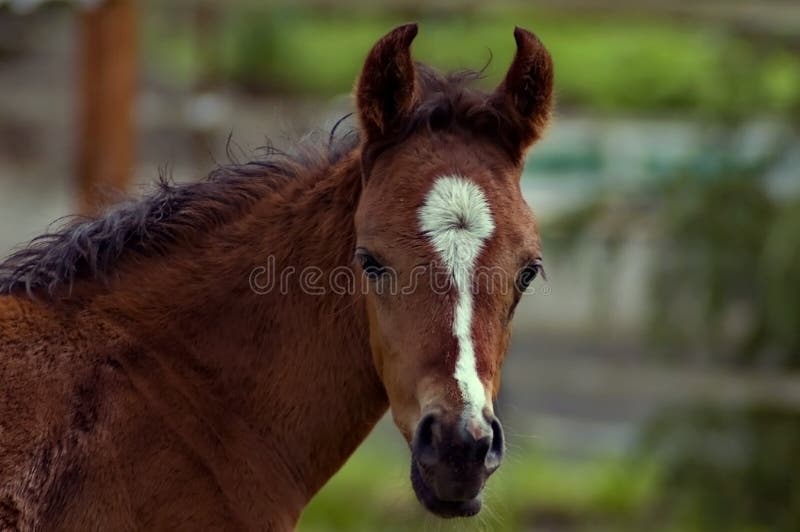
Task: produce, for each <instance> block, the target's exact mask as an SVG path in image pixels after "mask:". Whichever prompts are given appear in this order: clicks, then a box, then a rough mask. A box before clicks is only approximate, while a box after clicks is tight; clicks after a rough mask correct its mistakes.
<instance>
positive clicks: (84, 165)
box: [77, 0, 137, 214]
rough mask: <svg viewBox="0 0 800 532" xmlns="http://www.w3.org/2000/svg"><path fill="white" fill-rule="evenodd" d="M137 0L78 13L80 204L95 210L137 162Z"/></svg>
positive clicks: (114, 0)
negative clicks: (135, 141)
mask: <svg viewBox="0 0 800 532" xmlns="http://www.w3.org/2000/svg"><path fill="white" fill-rule="evenodd" d="M136 26H137V25H136V0H106V1H104V2H100V3H99V5H98V6H97V7H93V8H87V9H84V10H82V11H81V14H80V41H81V42H80V48H81V49H80V51H79V53H80V55H81V57H80V61H79V65H80V66H79V68H80V70H81V72H80V92H81V94H80V138H79V145H78V150H79V153H78V168H77V172H78V176H77V181H78V207H79V209H80V211H81V212H82V213H84V214H92V213H96V212H97V211H98V210H100V209H102V208H103V206H104V204H105V203H107V200H108V199H110V198H113V196H114V195H115V194H119V193H120V192H122V191H124V190H125V189H126V187H127V186H128V184H129V182H130V178H131V174H132V172H133V166H134V140H135V128H134V114H133V111H134V109H133V107H134V102H135V96H136V82H137V75H136V69H137V35H136V31H137V28H136Z"/></svg>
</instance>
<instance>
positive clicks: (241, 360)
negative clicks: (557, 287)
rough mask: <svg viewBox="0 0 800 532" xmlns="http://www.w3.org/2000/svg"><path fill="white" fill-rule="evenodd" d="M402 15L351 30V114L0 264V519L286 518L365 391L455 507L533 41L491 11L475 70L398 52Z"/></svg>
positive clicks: (532, 232) (491, 424)
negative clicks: (497, 79)
mask: <svg viewBox="0 0 800 532" xmlns="http://www.w3.org/2000/svg"><path fill="white" fill-rule="evenodd" d="M416 33H417V27H416V25H413V24H412V25H406V26H402V27H399V28H397V29H395V30H393V31H392V32H390V33H389V34H387V35H386V36H385V37H383V38H382V39H381V40H380V41H379V42H378V43H377V44H376V45H375V46H374V47H373V49H372V51H371V52H370V53H369V55H368V57H367V59H366V62H365V64H364V68H363V71H362V73H361V76H360V79H359V81H358V84H357V88H356V103H357V111H358V117H359V122H360V125H359V127H358V128H357V129H356V130H353V131H352V132H350V133H348V134H344V135H341V134H340V135H334V134H333V133H332V135H331V142H330V143H328V144H327V145H325V146H322V147H320V146H317V147H314V146H300V147H299V148H298V152H297V153H294V154H292V155H289V154H280V153H273V154H271V155H270V156H269V157H268V158H267V160H264V161H260V162H253V163H247V164H233V165H230V166H227V167H223V168H220V169H218V170H217V171H215V172H213V173H212V174H211V175H210V176H209V178H208V179H207V180H205V181H202V182H199V183H194V184H188V185H173V184H170V183H167V182H162V184H161V187H160V188H159V190H158V191H157V192H155V193H154V194H152V195H151V196H149V197H146V198H144V199H142V200H140V201H135V202H130V203H127V204H123V205H120V206H118V207H116V208H115V209H113V210H111V211H110V212H109V213H107V214H106V215H104V216H102V217H98V218H95V219H88V220H79V221H75V222H71V223H70V224H68V225H67V226H66V227H64V228H63V229H60V230H58V231H57V232H55V233H51V234H47V235H44V236H42V237H40V238H39V239H37V240H36V241H35V242H34V243H32V244H31V245H29V246H28V247H27V248H23V249H21V250H20V251H17V252H16V253H15V254H13V255H11V256H10V257H9V258H8V259H6V261H5V262H4V263H3V264H2V265H1V266H0V294H2V295H0V529H3V530H6V529H22V530H30V529H40V530H51V529H65V530H96V529H97V530H99V529H102V530H131V529H158V530H162V529H198V528H202V529H270V530H288V529H292V528H293V527H294V526H295V523H296V522H297V519H298V517H299V515H300V513H301V511H302V509H303V507H304V506H305V505H306V504H307V503H308V501H309V500H310V499H311V497H312V496H313V495H314V494H315V493H316V492H317V491H318V490H319V489H320V488H321V487H322V485H323V484H325V482H326V481H327V480H328V479H329V478H330V477H331V476H332V475H333V474H334V473H335V472H336V471H337V470H338V469H339V467H340V466H341V465H342V464H343V463H344V461H345V460H346V459H347V458H348V457H349V456H350V455H351V453H353V451H354V450H355V449H356V448H357V447H358V445H359V444H360V443H361V441H362V440H363V439H364V438H365V437H366V435H367V434H368V433H369V432H370V430H371V429H372V427H373V426H374V424H375V423H376V422H377V420H378V419H379V418H380V417H381V416H382V415H383V414H384V412H385V411H386V409H387V407H388V408H391V411H392V414H393V416H394V420H395V423H396V425H397V427H398V428H399V430H400V432H401V433H402V434H403V436H404V437H405V438H406V440H407V441H408V443H409V446H410V448H411V454H412V457H411V484H412V486H413V488H414V490H415V492H416V494H417V496H418V498H419V500H420V501H421V502H422V504H423V505H424V506H425V507H426V508H428V509H429V510H430V511H432V512H434V513H435V514H438V515H440V516H466V515H473V514H475V513H477V512H478V511H479V509H480V507H481V499H480V496H481V490H482V489H483V486H484V483H485V482H486V480H487V478H488V477H489V475H491V474H492V472H494V471H495V470H496V469H497V467H498V466H499V465H500V461H501V459H502V456H503V452H504V441H503V432H502V429H501V426H500V423H499V421H498V420H497V419H496V418H495V416H494V414H493V406H492V400H493V399H494V397H495V396H496V395H497V393H498V390H499V388H500V367H501V365H502V362H503V357H504V354H505V351H506V348H507V344H508V340H509V334H510V332H509V327H510V321H511V317H512V314H513V312H514V308H515V306H516V304H517V302H518V301H519V298H520V296H521V294H522V293H523V292H524V290H525V288H526V287H527V285H528V283H529V282H530V281H531V280H532V278H533V277H534V276H535V275H536V273H537V272H539V271H540V269H541V258H540V244H539V236H538V232H537V227H536V223H535V221H534V218H533V215H532V214H531V211H530V209H529V208H528V206H527V205H526V203H525V201H524V200H523V197H522V194H521V192H520V184H519V180H520V174H521V171H522V166H523V160H524V154H525V151H526V149H527V148H528V147H529V145H531V144H532V143H533V142H534V141H535V140H536V139H537V138H538V137H539V136H540V134H541V133H542V130H543V129H544V127H545V125H546V123H547V120H548V117H549V114H550V108H551V93H552V63H551V59H550V56H549V54H548V53H547V51H546V50H545V48H544V47H543V46H542V44H541V43H540V42H539V40H538V39H537V38H536V37H534V36H533V35H532V34H531V33H529V32H527V31H525V30H523V29H516V30H515V32H514V36H515V38H516V42H517V51H516V56H515V58H514V60H513V63H512V65H511V67H510V69H509V71H508V73H507V75H506V77H505V80H504V81H503V83H502V84H501V85H500V86H499V87H498V88H497V89H496V90H495V91H494V92H491V93H484V92H481V91H478V90H476V89H472V88H469V87H468V86H467V82H468V81H470V80H471V79H472V78H474V77H475V76H474V75H471V74H464V73H462V74H459V75H451V76H442V75H440V74H437V73H436V72H434V71H433V70H431V69H429V68H427V67H424V66H423V65H419V64H415V63H414V62H413V61H412V59H411V54H410V45H411V41H412V40H413V39H414V37H415V35H416ZM335 131H336V128H334V133H335ZM484 272H486V273H488V274H489V275H482V274H483V273H484ZM484 281H485V282H484Z"/></svg>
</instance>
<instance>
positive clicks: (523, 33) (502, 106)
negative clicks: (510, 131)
mask: <svg viewBox="0 0 800 532" xmlns="http://www.w3.org/2000/svg"><path fill="white" fill-rule="evenodd" d="M514 40H516V41H517V52H516V54H515V56H514V60H513V61H512V63H511V67H509V69H508V73H507V74H506V77H505V79H504V80H503V82H502V83H501V84H500V86H499V87H497V89H496V90H495V93H494V96H493V98H492V100H493V102H494V104H495V106H497V108H498V110H499V111H500V112H501V113H503V114H504V115H505V116H506V117H508V118H509V120H510V122H511V123H512V124H513V125H514V126H515V128H516V130H517V131H515V139H516V143H517V144H518V146H517V148H518V150H519V154H520V155H522V153H523V152H524V151H525V149H526V148H528V147H529V146H530V145H531V144H533V143H534V142H535V141H536V140H538V139H539V137H541V136H542V133H544V130H545V128H546V127H547V123H548V121H549V119H550V112H551V110H552V106H553V60H552V58H551V57H550V53H549V52H548V51H547V49H546V48H545V47H544V45H543V44H542V42H541V41H540V40H539V39H538V38H537V37H536V36H535V35H534V34H533V33H531V32H529V31H528V30H525V29H523V28H520V27H516V28H514Z"/></svg>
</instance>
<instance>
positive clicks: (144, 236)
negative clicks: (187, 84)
mask: <svg viewBox="0 0 800 532" xmlns="http://www.w3.org/2000/svg"><path fill="white" fill-rule="evenodd" d="M417 71H418V81H419V86H420V89H421V101H420V104H419V105H418V106H417V107H416V109H415V110H414V112H413V115H412V116H411V117H409V120H407V123H406V126H405V127H404V129H403V130H402V131H398V132H396V133H395V134H394V135H392V136H391V137H390V138H387V139H386V140H385V141H382V142H380V143H375V145H371V146H367V147H365V153H364V155H363V160H364V168H365V170H366V171H368V170H367V169H368V166H369V162H370V161H372V160H374V158H375V157H377V156H378V155H379V154H380V153H381V152H382V151H384V150H385V149H387V148H388V147H390V146H391V145H395V144H397V143H399V142H402V140H404V139H405V138H407V137H408V136H410V135H411V134H413V133H414V132H415V131H418V130H420V129H421V128H428V129H431V130H440V129H444V128H451V129H453V128H458V129H465V128H466V129H469V130H470V131H472V132H476V133H478V134H480V133H485V134H486V135H488V136H489V137H488V138H492V139H493V141H494V142H499V143H500V144H501V145H503V146H504V145H505V144H506V143H507V144H509V146H511V145H512V144H513V139H508V140H507V138H508V131H511V130H512V127H511V126H512V124H510V123H508V119H505V118H504V117H503V115H502V113H500V112H499V111H497V110H496V109H495V108H494V107H493V106H491V105H489V98H490V95H488V94H486V93H484V92H481V91H478V90H474V89H470V88H468V87H467V85H468V84H469V83H471V82H472V81H474V80H476V79H479V78H480V77H481V75H482V71H478V72H476V71H470V70H462V71H459V72H456V73H452V74H449V75H442V74H440V73H438V72H437V71H435V70H434V69H432V68H430V67H427V66H425V65H422V64H417ZM347 116H349V115H346V116H345V117H343V118H342V119H341V120H339V121H338V122H337V123H336V125H334V127H333V129H332V130H331V132H330V135H329V136H328V138H327V139H325V140H326V141H320V139H319V137H318V136H317V137H316V138H314V137H313V136H312V137H311V138H310V139H307V140H306V141H305V142H299V143H298V144H297V146H295V147H294V148H293V150H292V152H284V151H280V150H277V149H274V148H272V147H267V148H265V149H264V150H263V151H264V156H263V158H261V159H259V160H253V161H250V162H246V163H238V162H236V161H233V162H231V163H230V164H226V165H220V166H218V167H217V168H216V169H215V170H213V171H212V172H211V173H210V174H209V175H208V176H207V177H206V178H205V179H203V180H201V181H199V182H193V183H185V184H176V183H174V182H173V181H172V180H171V179H170V178H169V177H168V176H166V175H164V173H163V172H162V173H161V175H160V176H159V179H158V181H157V186H156V188H155V190H154V191H153V192H151V193H150V194H148V195H146V196H145V197H143V198H141V199H138V200H127V201H124V202H122V203H120V204H118V205H116V206H114V207H112V208H111V209H109V210H108V211H107V212H106V213H105V214H103V215H100V216H98V217H93V218H92V217H82V216H72V217H67V218H62V219H61V221H63V223H62V225H61V226H60V227H57V228H56V229H55V230H54V231H52V232H47V233H45V234H42V235H40V236H38V237H36V238H34V239H33V240H32V241H30V242H29V243H28V244H27V245H26V246H25V247H22V248H21V249H18V250H17V251H15V252H14V253H12V254H11V255H10V256H8V257H7V258H6V259H5V260H4V261H2V262H0V295H7V294H11V293H16V292H23V291H24V292H25V293H27V294H28V296H29V297H34V294H44V295H47V296H48V297H52V296H53V294H54V293H55V292H56V290H58V289H59V288H61V287H67V288H68V289H69V288H71V286H72V284H73V283H74V282H75V281H76V280H79V279H104V278H106V276H107V275H108V274H109V273H110V272H112V271H113V269H114V267H115V266H116V265H117V264H118V263H119V261H120V259H121V258H122V257H123V256H124V255H127V254H139V255H144V256H147V255H158V254H164V253H166V252H167V251H168V250H169V249H170V247H171V246H172V245H173V244H174V243H175V242H178V241H181V240H182V239H183V238H184V237H185V236H186V235H187V234H189V233H191V232H205V231H209V230H212V229H214V228H216V227H219V226H221V225H223V224H225V223H228V222H229V221H230V220H232V219H235V217H236V216H237V215H239V214H240V213H242V212H243V211H244V210H245V209H246V208H248V207H249V206H251V205H252V204H253V203H255V202H256V201H258V200H259V199H260V198H262V197H263V196H264V194H265V193H267V192H269V191H271V190H275V189H277V188H279V187H281V186H282V184H284V183H285V182H286V181H287V180H290V179H293V178H297V177H298V176H302V175H307V173H308V172H309V171H312V170H314V169H319V168H324V167H325V166H327V165H330V164H333V163H335V162H336V161H338V160H340V159H341V158H343V157H344V156H345V155H346V154H349V153H351V152H352V151H353V150H355V149H356V147H357V146H358V145H359V143H360V136H361V135H360V133H359V131H357V130H355V129H350V130H348V131H346V132H344V133H342V134H340V135H338V136H337V128H338V126H339V125H340V124H341V123H342V121H343V120H344V119H345V118H347ZM509 152H511V150H510V149H509ZM228 154H229V157H230V154H231V152H230V138H229V139H228Z"/></svg>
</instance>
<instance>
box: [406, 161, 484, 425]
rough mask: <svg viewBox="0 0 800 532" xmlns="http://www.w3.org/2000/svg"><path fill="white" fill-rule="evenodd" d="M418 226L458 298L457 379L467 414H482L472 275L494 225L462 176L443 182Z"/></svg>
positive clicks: (423, 209) (455, 332)
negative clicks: (446, 274)
mask: <svg viewBox="0 0 800 532" xmlns="http://www.w3.org/2000/svg"><path fill="white" fill-rule="evenodd" d="M419 224H420V228H421V229H422V231H423V232H424V233H425V234H426V235H427V236H428V238H429V239H430V241H431V244H432V245H433V247H434V249H435V250H436V252H437V253H438V255H439V260H440V261H441V262H442V265H443V266H444V267H445V268H447V270H448V272H449V273H450V275H451V278H452V280H453V282H454V284H455V287H456V291H457V298H456V304H455V308H454V310H453V336H455V338H456V339H457V341H458V358H457V359H456V369H455V374H454V377H455V379H456V382H458V387H459V389H460V391H461V395H462V397H463V399H464V403H465V409H466V411H465V412H464V414H465V415H466V416H469V415H471V414H473V413H474V414H475V415H477V414H479V413H480V412H481V411H482V410H483V408H484V406H485V405H486V391H485V389H484V387H483V383H481V380H480V378H479V377H478V368H477V362H476V358H475V346H474V344H473V341H472V313H473V297H472V296H473V294H472V274H473V271H474V269H475V262H476V261H477V259H478V255H479V254H480V252H481V250H482V249H483V245H484V243H485V242H486V240H487V239H488V238H489V237H490V236H492V233H493V232H494V220H493V219H492V212H491V210H490V209H489V203H488V202H487V201H486V196H485V195H484V193H483V191H482V190H481V188H480V187H479V186H478V185H477V184H475V183H473V182H472V181H469V180H467V179H466V178H464V177H461V176H444V177H439V178H438V179H437V180H436V182H435V183H434V184H433V188H432V189H431V190H430V192H428V195H427V196H426V198H425V203H424V204H423V205H422V207H421V208H420V210H419Z"/></svg>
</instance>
